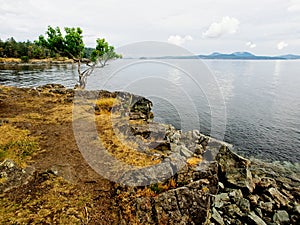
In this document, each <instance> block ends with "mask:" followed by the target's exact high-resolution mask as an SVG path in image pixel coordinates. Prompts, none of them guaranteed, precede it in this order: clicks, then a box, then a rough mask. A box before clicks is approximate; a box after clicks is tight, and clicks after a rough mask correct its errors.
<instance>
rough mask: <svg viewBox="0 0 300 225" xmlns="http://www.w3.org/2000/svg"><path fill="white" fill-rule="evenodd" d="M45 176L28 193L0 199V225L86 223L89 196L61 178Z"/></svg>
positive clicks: (87, 220) (89, 207) (3, 196)
mask: <svg viewBox="0 0 300 225" xmlns="http://www.w3.org/2000/svg"><path fill="white" fill-rule="evenodd" d="M46 176H49V177H48V178H46V180H45V181H43V182H39V181H37V182H38V183H35V184H34V186H31V187H28V188H30V190H31V192H29V193H24V194H23V193H22V194H21V196H9V195H4V194H3V195H2V196H0V197H1V201H0V224H88V222H89V219H90V218H89V211H90V210H91V207H92V206H91V205H90V204H89V203H90V202H92V200H91V197H90V196H89V195H86V194H83V193H81V192H80V191H79V190H78V189H76V188H75V186H73V185H72V184H70V183H68V182H67V181H65V180H64V179H63V178H61V177H55V176H53V175H50V174H47V175H46ZM39 179H44V178H42V177H40V178H39ZM26 190H27V189H26ZM22 195H23V196H22Z"/></svg>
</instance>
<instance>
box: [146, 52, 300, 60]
mask: <svg viewBox="0 0 300 225" xmlns="http://www.w3.org/2000/svg"><path fill="white" fill-rule="evenodd" d="M199 58H200V59H231V60H235V59H237V60H238V59H240V60H294V59H300V55H292V54H288V55H281V56H257V55H254V54H252V53H250V52H233V53H230V54H224V53H219V52H214V53H212V54H210V55H191V56H162V57H141V58H140V59H199Z"/></svg>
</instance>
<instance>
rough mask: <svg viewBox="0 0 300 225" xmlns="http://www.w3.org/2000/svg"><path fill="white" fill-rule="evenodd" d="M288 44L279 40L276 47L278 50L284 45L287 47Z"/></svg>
mask: <svg viewBox="0 0 300 225" xmlns="http://www.w3.org/2000/svg"><path fill="white" fill-rule="evenodd" d="M288 45H289V44H288V43H286V42H284V41H281V42H279V43H278V44H277V49H278V50H282V49H284V48H285V47H287V46H288Z"/></svg>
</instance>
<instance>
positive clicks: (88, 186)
mask: <svg viewBox="0 0 300 225" xmlns="http://www.w3.org/2000/svg"><path fill="white" fill-rule="evenodd" d="M49 90H53V88H52V89H50V88H49V89H47V88H45V89H42V90H32V89H17V88H10V87H1V86H0V120H2V121H4V122H5V123H7V124H9V125H11V126H12V127H15V128H19V129H22V130H29V132H30V136H32V137H36V138H37V140H38V145H39V150H38V152H37V153H36V154H33V155H32V157H31V158H30V159H29V160H28V161H27V162H26V163H27V165H28V166H31V167H34V169H35V170H36V171H37V172H44V171H47V170H48V171H49V170H51V171H53V172H54V173H57V174H58V175H59V176H62V177H63V178H64V179H65V180H67V181H68V182H70V183H71V185H73V186H74V188H75V189H76V190H78V191H79V192H80V193H81V194H82V195H87V196H91V201H92V202H90V203H89V205H92V206H93V207H90V208H88V210H87V208H84V207H83V208H82V210H83V212H85V216H86V217H88V218H87V222H86V223H88V224H118V212H117V207H116V205H115V202H114V192H113V190H114V188H113V185H114V184H113V183H112V182H110V181H108V180H106V179H104V178H103V177H101V176H100V175H98V174H97V173H96V172H94V170H93V169H91V167H90V166H89V165H88V164H87V163H86V161H85V160H84V158H83V157H82V155H81V153H80V151H79V149H78V147H77V145H76V142H75V139H74V134H73V129H72V105H73V104H72V92H69V93H68V92H65V90H63V89H59V87H58V88H57V90H63V92H62V93H55V92H52V91H49ZM34 188H39V186H38V185H34V184H27V185H23V186H20V187H18V188H15V189H12V190H10V191H8V192H7V193H5V195H4V197H7V198H10V199H12V198H17V196H18V197H19V198H20V197H21V198H22V197H26V195H27V194H26V193H28V192H29V191H30V192H34V191H35V190H32V189H34ZM36 191H38V190H36ZM1 197H3V196H1ZM2 210H5V209H2ZM45 224H47V223H45Z"/></svg>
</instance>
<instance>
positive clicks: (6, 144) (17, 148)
mask: <svg viewBox="0 0 300 225" xmlns="http://www.w3.org/2000/svg"><path fill="white" fill-rule="evenodd" d="M0 133H1V135H0V161H3V160H4V159H6V158H9V159H12V160H13V161H15V162H16V163H17V164H18V165H19V166H21V167H24V166H25V165H26V162H27V161H28V160H29V159H30V158H31V156H32V155H33V154H34V153H36V152H37V151H38V150H39V147H38V143H37V138H34V137H30V136H29V131H28V130H21V129H17V128H15V127H13V126H12V125H10V124H4V125H2V126H0Z"/></svg>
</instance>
